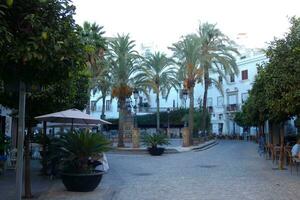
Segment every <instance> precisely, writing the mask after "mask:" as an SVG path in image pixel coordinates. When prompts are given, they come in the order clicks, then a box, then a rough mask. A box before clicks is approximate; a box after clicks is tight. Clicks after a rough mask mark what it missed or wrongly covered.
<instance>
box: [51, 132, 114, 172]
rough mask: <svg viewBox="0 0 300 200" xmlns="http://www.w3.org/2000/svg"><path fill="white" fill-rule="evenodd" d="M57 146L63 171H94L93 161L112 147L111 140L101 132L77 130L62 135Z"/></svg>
mask: <svg viewBox="0 0 300 200" xmlns="http://www.w3.org/2000/svg"><path fill="white" fill-rule="evenodd" d="M55 146H56V148H57V150H58V151H57V152H59V155H58V156H59V157H60V160H61V161H62V165H63V171H65V172H68V173H93V171H94V166H93V161H94V160H97V158H98V157H99V155H100V154H101V153H103V152H105V151H108V150H109V149H110V147H109V146H110V142H109V141H107V140H106V139H105V138H104V137H103V136H102V135H100V134H99V133H90V132H88V131H77V132H76V131H75V132H73V133H67V134H63V135H61V137H60V138H59V139H58V141H57V142H56V143H55Z"/></svg>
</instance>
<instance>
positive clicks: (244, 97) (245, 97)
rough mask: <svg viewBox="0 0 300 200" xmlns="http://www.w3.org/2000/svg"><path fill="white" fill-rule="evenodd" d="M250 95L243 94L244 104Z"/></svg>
mask: <svg viewBox="0 0 300 200" xmlns="http://www.w3.org/2000/svg"><path fill="white" fill-rule="evenodd" d="M248 96H249V94H248V93H242V103H245V102H246V100H247V99H248Z"/></svg>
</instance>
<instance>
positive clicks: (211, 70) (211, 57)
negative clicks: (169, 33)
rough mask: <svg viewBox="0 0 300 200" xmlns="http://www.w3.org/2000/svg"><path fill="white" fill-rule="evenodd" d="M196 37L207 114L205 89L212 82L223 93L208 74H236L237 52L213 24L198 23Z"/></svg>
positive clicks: (217, 83)
mask: <svg viewBox="0 0 300 200" xmlns="http://www.w3.org/2000/svg"><path fill="white" fill-rule="evenodd" d="M198 34H199V35H198V37H199V41H200V51H199V59H200V65H201V68H202V69H203V79H204V94H203V114H204V116H205V115H206V114H207V108H206V104H207V91H208V86H209V85H210V84H214V85H215V86H216V88H218V89H219V90H220V91H221V93H222V94H223V90H222V84H221V83H220V82H219V81H218V80H216V79H213V78H212V77H210V74H218V75H219V76H221V77H223V78H224V79H225V80H227V77H226V75H228V74H230V75H231V74H235V75H237V74H238V72H239V70H238V66H237V64H236V59H235V57H234V56H233V55H234V54H239V53H238V51H237V49H236V48H235V47H234V43H233V42H232V41H231V40H230V39H229V38H228V37H227V36H226V35H224V34H223V33H222V32H221V31H220V30H219V29H218V28H216V25H215V24H209V23H204V24H200V26H199V31H198ZM202 123H203V124H202V128H203V131H205V130H206V127H205V126H206V117H203V120H202Z"/></svg>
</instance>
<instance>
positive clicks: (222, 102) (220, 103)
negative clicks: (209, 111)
mask: <svg viewBox="0 0 300 200" xmlns="http://www.w3.org/2000/svg"><path fill="white" fill-rule="evenodd" d="M217 101H218V102H217V105H218V106H223V104H224V98H223V97H222V96H219V97H218V98H217Z"/></svg>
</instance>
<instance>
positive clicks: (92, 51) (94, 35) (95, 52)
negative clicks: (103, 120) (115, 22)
mask: <svg viewBox="0 0 300 200" xmlns="http://www.w3.org/2000/svg"><path fill="white" fill-rule="evenodd" d="M102 29H103V26H99V25H97V24H96V23H93V24H91V23H89V22H84V23H83V27H81V28H80V35H81V38H82V41H83V43H84V45H85V46H84V50H85V56H86V60H87V62H86V63H87V66H88V68H89V70H90V73H91V83H90V89H89V91H88V93H89V95H90V92H91V90H94V89H95V88H98V89H99V86H100V85H99V82H100V80H101V81H103V80H105V75H106V73H105V72H106V68H105V67H104V52H105V50H106V49H107V47H106V46H107V42H106V39H105V38H104V37H103V34H104V33H105V32H104V31H103V30H102ZM103 76H104V77H103ZM102 85H103V84H102ZM86 111H87V113H90V99H88V103H87V107H86Z"/></svg>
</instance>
